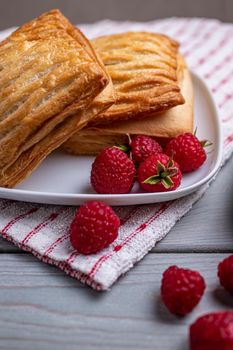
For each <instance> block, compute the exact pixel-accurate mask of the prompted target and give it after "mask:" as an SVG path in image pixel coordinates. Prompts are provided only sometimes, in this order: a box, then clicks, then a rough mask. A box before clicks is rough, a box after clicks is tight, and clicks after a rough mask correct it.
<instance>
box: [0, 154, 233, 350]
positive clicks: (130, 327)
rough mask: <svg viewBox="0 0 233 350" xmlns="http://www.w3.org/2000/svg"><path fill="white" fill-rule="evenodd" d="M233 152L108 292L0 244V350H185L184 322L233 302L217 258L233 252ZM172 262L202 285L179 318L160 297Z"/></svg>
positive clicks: (185, 334)
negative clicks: (196, 273) (193, 272)
mask: <svg viewBox="0 0 233 350" xmlns="http://www.w3.org/2000/svg"><path fill="white" fill-rule="evenodd" d="M232 172H233V159H232V160H231V161H229V162H228V164H227V165H226V166H225V167H224V169H223V170H222V171H221V173H220V174H219V175H218V178H217V179H216V181H215V182H214V183H213V184H212V185H211V187H210V189H209V190H208V191H207V192H206V194H205V195H204V197H203V198H202V199H201V200H200V201H199V202H198V203H196V204H195V205H194V207H193V209H192V210H191V211H190V212H189V213H188V214H187V215H186V216H185V217H184V218H182V219H181V220H180V222H178V223H177V224H176V225H175V227H174V228H173V229H172V230H171V232H170V233H169V234H168V235H167V237H166V238H165V239H164V240H163V241H162V242H160V243H159V244H158V245H157V246H156V247H155V248H154V249H153V251H152V252H151V253H150V254H148V256H146V257H145V258H144V259H143V260H142V261H141V262H140V263H138V264H137V266H135V267H134V268H133V269H132V270H131V271H130V272H129V273H128V274H127V275H126V276H124V277H122V278H121V279H120V280H119V281H118V282H117V283H116V284H115V286H114V287H113V288H112V290H111V291H108V292H103V293H98V292H95V291H93V290H91V289H90V288H88V287H85V286H83V285H81V284H80V283H78V282H77V281H76V280H74V279H72V278H70V277H67V276H66V275H65V274H64V273H63V272H61V271H59V270H58V269H57V268H55V267H51V266H49V265H45V264H43V263H41V262H39V261H37V259H36V258H34V257H32V256H31V255H29V254H24V253H20V251H19V250H17V249H15V248H14V246H13V245H11V244H6V243H5V242H3V241H1V243H0V350H3V349H4V350H16V349H17V350H31V349H33V350H47V349H48V350H54V349H56V350H60V349H61V350H73V349H75V350H76V349H82V350H96V349H101V350H105V349H106V350H109V349H116V350H118V349H119V350H126V349H127V350H128V349H136V350H137V349H138V350H141V349H149V350H150V349H151V350H152V349H153V350H188V338H187V337H188V327H189V324H190V323H191V322H193V321H194V319H195V318H196V317H197V316H199V315H201V314H204V313H206V312H209V311H214V310H222V309H229V308H230V309H233V298H232V297H230V296H229V295H228V294H227V293H226V292H224V291H223V289H222V288H220V286H219V283H218V280H217V276H216V271H217V264H218V262H219V261H220V260H221V259H223V258H224V257H225V256H227V255H228V254H230V253H233V178H232ZM171 264H178V265H180V266H183V267H188V268H193V269H197V270H200V272H201V273H202V274H203V276H204V277H205V279H206V282H207V291H206V293H205V296H204V298H203V299H202V301H201V303H200V304H199V306H198V307H197V308H196V309H195V311H194V312H193V313H191V315H190V316H188V317H186V318H184V319H177V318H176V317H173V316H172V315H170V314H169V313H168V312H167V311H166V309H165V308H164V306H163V305H162V303H161V301H160V299H159V288H160V281H161V275H162V272H163V271H164V270H165V269H166V268H167V267H168V266H169V265H171Z"/></svg>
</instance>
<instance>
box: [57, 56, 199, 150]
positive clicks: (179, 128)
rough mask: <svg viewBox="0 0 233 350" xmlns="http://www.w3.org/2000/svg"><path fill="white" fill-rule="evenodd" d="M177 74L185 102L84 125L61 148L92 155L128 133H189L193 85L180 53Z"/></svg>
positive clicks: (159, 135)
mask: <svg viewBox="0 0 233 350" xmlns="http://www.w3.org/2000/svg"><path fill="white" fill-rule="evenodd" d="M177 76H178V83H179V86H180V89H181V92H182V94H183V96H184V98H185V101H186V102H185V104H183V105H180V106H176V107H173V108H171V109H170V110H168V111H166V112H162V113H160V114H156V115H152V116H150V117H148V118H146V119H141V120H132V119H130V120H127V121H119V122H114V123H112V124H108V125H107V124H104V125H96V126H90V127H86V128H84V129H82V130H80V131H79V132H78V133H76V134H75V135H73V136H72V137H71V138H70V139H69V140H68V141H67V142H66V143H65V144H64V145H62V147H63V149H65V150H66V151H67V152H69V153H71V154H75V155H95V154H97V153H99V152H100V151H101V150H102V149H103V148H104V147H107V146H112V145H116V144H122V143H125V142H127V141H128V136H127V134H130V135H140V134H142V135H148V136H152V137H156V138H157V139H160V140H161V141H164V139H165V141H166V140H167V139H169V138H172V137H175V136H177V135H179V134H181V133H183V132H192V131H193V87H192V81H191V76H190V73H189V71H188V68H187V66H186V64H185V62H184V60H183V58H182V57H181V56H178V69H177Z"/></svg>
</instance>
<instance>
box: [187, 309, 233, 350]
mask: <svg viewBox="0 0 233 350" xmlns="http://www.w3.org/2000/svg"><path fill="white" fill-rule="evenodd" d="M189 339H190V350H232V349H233V312H232V311H223V312H214V313H209V314H206V315H204V316H201V317H199V318H198V319H197V320H196V321H195V322H194V323H193V324H192V325H191V327H190V338H189Z"/></svg>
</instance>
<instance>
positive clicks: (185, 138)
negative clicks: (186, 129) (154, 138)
mask: <svg viewBox="0 0 233 350" xmlns="http://www.w3.org/2000/svg"><path fill="white" fill-rule="evenodd" d="M165 153H166V154H167V155H168V156H170V157H173V159H174V160H175V161H176V162H177V163H179V165H180V170H181V171H182V172H187V173H188V172H191V171H194V170H197V169H198V168H200V166H201V165H202V164H203V163H204V162H205V160H206V152H205V150H204V147H203V145H202V142H200V141H199V140H198V138H197V137H196V136H195V135H194V134H192V133H185V134H181V135H179V136H177V137H175V138H174V139H172V140H171V141H170V142H169V143H168V144H167V145H166V147H165Z"/></svg>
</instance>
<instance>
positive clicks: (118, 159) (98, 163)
mask: <svg viewBox="0 0 233 350" xmlns="http://www.w3.org/2000/svg"><path fill="white" fill-rule="evenodd" d="M135 177H136V169H135V166H134V163H133V161H132V160H131V159H130V158H129V157H128V156H127V155H126V154H125V153H124V152H123V151H121V150H120V149H119V148H117V147H107V148H105V149H104V150H103V151H101V152H100V154H99V155H98V156H97V157H96V158H95V160H94V162H93V164H92V169H91V184H92V186H93V188H94V190H95V191H96V192H97V193H111V194H114V193H115V194H116V193H129V192H130V190H131V188H132V186H133V184H134V180H135Z"/></svg>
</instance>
